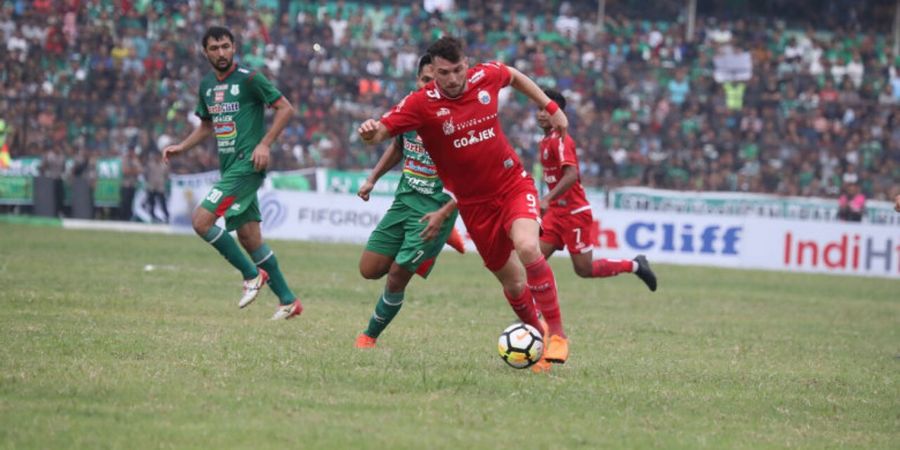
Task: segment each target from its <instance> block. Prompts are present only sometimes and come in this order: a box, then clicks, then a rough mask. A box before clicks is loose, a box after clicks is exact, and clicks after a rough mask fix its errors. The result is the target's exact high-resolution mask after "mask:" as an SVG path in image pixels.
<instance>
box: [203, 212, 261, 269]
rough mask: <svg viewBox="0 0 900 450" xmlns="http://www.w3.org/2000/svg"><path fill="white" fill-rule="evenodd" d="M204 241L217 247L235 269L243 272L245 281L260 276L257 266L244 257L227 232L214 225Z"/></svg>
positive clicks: (204, 237)
mask: <svg viewBox="0 0 900 450" xmlns="http://www.w3.org/2000/svg"><path fill="white" fill-rule="evenodd" d="M203 240H204V241H206V242H208V243H209V245H212V246H213V247H215V248H216V250H218V251H219V253H220V254H221V255H222V256H224V257H225V259H226V260H227V261H228V262H229V263H230V264H231V265H232V266H234V268H235V269H237V270H239V271H240V272H241V275H243V277H244V279H245V280H249V279H251V278H256V276H257V275H259V272H258V271H257V270H256V266H254V265H253V263H252V262H250V260H249V259H247V257H246V256H244V252H242V251H241V248H240V247H238V244H237V242H235V241H234V238H232V237H231V235H230V234H228V232H227V231H225V230H223V229H221V228H219V227H217V226H215V225H213V226H211V227H210V228H209V231H208V232H206V236H203Z"/></svg>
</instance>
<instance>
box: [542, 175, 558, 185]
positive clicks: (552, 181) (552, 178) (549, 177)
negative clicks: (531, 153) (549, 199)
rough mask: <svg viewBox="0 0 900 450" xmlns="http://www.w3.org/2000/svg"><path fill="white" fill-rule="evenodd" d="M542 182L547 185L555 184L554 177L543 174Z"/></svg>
mask: <svg viewBox="0 0 900 450" xmlns="http://www.w3.org/2000/svg"><path fill="white" fill-rule="evenodd" d="M544 181H546V182H547V183H548V184H550V183H556V175H547V174H544Z"/></svg>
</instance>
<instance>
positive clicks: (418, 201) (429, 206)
mask: <svg viewBox="0 0 900 450" xmlns="http://www.w3.org/2000/svg"><path fill="white" fill-rule="evenodd" d="M398 141H399V143H400V144H401V145H402V148H403V175H402V176H401V177H400V185H399V186H397V192H396V194H395V195H396V197H397V199H398V200H401V201H403V203H405V204H406V205H407V206H409V207H411V208H413V209H415V210H417V211H420V212H423V213H428V212H431V211H434V210H435V209H437V208H439V207H441V206H443V205H444V204H445V203H447V202H448V201H450V196H449V195H447V194H446V193H444V183H442V182H441V179H440V178H438V175H437V168H436V167H435V166H434V161H432V160H431V156H428V152H426V151H425V147H424V146H423V145H422V139H421V138H419V135H417V134H416V132H415V131H410V132H407V133H403V135H402V136H399V138H398Z"/></svg>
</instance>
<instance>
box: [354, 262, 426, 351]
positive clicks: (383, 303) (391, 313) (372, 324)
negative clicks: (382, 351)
mask: <svg viewBox="0 0 900 450" xmlns="http://www.w3.org/2000/svg"><path fill="white" fill-rule="evenodd" d="M414 274H415V272H410V271H409V270H406V269H404V268H403V267H400V266H399V265H397V264H396V263H394V264H391V268H390V270H389V271H388V275H387V283H385V286H384V292H382V294H381V297H379V298H378V302H377V303H376V304H375V311H374V312H373V313H372V317H371V318H369V325H368V327H366V330H365V331H364V332H363V333H362V334H360V335H359V336H357V338H356V347H357V348H371V347H375V342H376V339H378V336H380V335H381V332H382V331H384V329H385V328H387V326H388V325H390V323H391V321H393V320H394V317H396V316H397V313H399V312H400V308H401V307H403V298H404V296H405V294H406V286H407V285H409V281H410V280H411V279H412V277H413V275H414Z"/></svg>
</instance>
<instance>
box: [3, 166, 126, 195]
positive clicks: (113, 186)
mask: <svg viewBox="0 0 900 450" xmlns="http://www.w3.org/2000/svg"><path fill="white" fill-rule="evenodd" d="M66 164H67V166H66V167H68V164H71V161H67V162H66ZM40 167H41V159H40V158H15V159H13V160H12V161H11V162H10V166H9V168H8V169H5V170H0V205H30V204H32V202H33V201H34V198H33V196H34V194H33V193H34V190H33V186H34V182H33V181H32V178H34V177H36V176H38V175H40ZM121 168H122V161H121V160H120V159H119V158H104V159H99V160H97V184H96V185H95V186H94V204H95V205H96V206H119V187H120V186H121V184H122V170H121ZM65 189H66V198H68V186H65Z"/></svg>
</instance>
